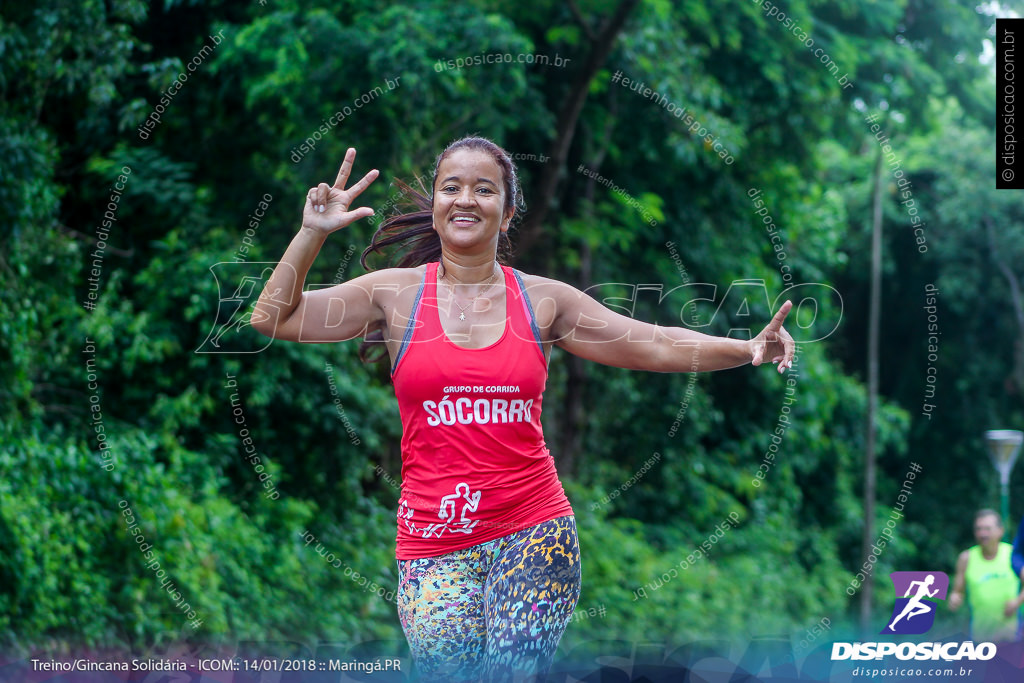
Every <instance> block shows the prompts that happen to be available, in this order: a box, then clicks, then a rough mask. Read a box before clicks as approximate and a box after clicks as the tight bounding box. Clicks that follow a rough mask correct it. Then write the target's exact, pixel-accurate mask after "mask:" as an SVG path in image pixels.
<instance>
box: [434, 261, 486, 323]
mask: <svg viewBox="0 0 1024 683" xmlns="http://www.w3.org/2000/svg"><path fill="white" fill-rule="evenodd" d="M441 268H444V265H443V264H442V265H441ZM498 272H501V271H497V272H495V273H493V274H492V275H491V277H490V278H489V279H488V280H487V282H486V283H485V284H486V285H487V286H486V287H484V288H483V289H482V290H480V293H479V294H477V295H476V296H474V297H473V298H472V299H470V300H469V303H468V304H466V305H465V306H462V305H461V304H459V301H458V299H456V298H455V286H454V285H452V284H451V283H449V282H447V280H446V278H445V275H447V274H448V273H447V271H445V272H442V273H441V275H440V276H439V277H438V279H439V280H445V283H446V284H447V285H448V288H449V289H450V290H451V293H452V303H453V304H455V305H456V306H458V308H459V320H465V319H466V309H467V308H469V307H470V306H473V305H475V304H476V300H477V299H479V298H480V297H482V296H483V295H484V294H486V293H487V292H488V291H490V289H491V287H492V286H494V281H495V280H497V279H498ZM463 284H465V283H463Z"/></svg>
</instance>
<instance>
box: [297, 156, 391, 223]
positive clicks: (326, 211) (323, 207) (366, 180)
mask: <svg viewBox="0 0 1024 683" xmlns="http://www.w3.org/2000/svg"><path fill="white" fill-rule="evenodd" d="M355 159H356V150H355V148H354V147H349V148H348V151H347V152H345V160H344V161H343V162H342V163H341V170H339V171H338V178H337V179H336V180H335V181H334V185H328V184H327V183H320V184H319V185H317V186H316V187H313V188H310V190H309V192H307V193H306V206H305V207H304V208H303V209H302V226H303V227H304V228H309V229H311V230H315V231H317V232H320V233H322V234H323V235H329V234H330V233H332V232H334V231H335V230H339V229H341V228H344V227H345V226H346V225H348V224H349V223H352V222H354V221H357V220H359V219H360V218H366V217H367V216H372V215H373V209H371V208H369V207H367V206H361V207H359V208H358V209H356V210H355V211H349V207H350V206H351V205H352V202H353V201H355V198H356V197H358V196H359V195H360V194H362V192H363V190H365V189H366V188H368V187H369V186H370V183H372V182H373V181H374V180H376V179H377V176H378V175H380V173H379V172H378V171H377V169H373V170H372V171H370V172H369V173H367V174H366V175H364V176H363V177H362V179H361V180H360V181H359V182H358V183H356V184H355V185H353V186H352V187H350V188H349V189H347V190H346V189H345V183H347V182H348V176H349V174H350V173H351V172H352V163H353V162H354V161H355Z"/></svg>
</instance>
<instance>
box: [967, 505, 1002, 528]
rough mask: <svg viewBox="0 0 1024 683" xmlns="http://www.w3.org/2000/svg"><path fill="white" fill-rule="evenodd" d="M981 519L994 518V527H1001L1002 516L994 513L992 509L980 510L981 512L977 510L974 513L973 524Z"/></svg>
mask: <svg viewBox="0 0 1024 683" xmlns="http://www.w3.org/2000/svg"><path fill="white" fill-rule="evenodd" d="M982 517H995V518H996V526H1002V525H1003V516H1002V515H1000V514H999V513H998V512H996V511H995V510H993V509H992V508H982V509H981V510H978V511H977V512H975V513H974V521H975V522H977V521H978V520H979V519H981V518H982Z"/></svg>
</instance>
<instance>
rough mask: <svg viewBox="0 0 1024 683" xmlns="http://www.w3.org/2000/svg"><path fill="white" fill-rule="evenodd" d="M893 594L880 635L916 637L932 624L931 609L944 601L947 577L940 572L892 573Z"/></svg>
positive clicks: (933, 609)
mask: <svg viewBox="0 0 1024 683" xmlns="http://www.w3.org/2000/svg"><path fill="white" fill-rule="evenodd" d="M889 578H891V579H892V586H893V589H894V590H895V592H896V604H895V605H893V608H892V618H891V619H890V620H889V625H888V626H886V627H885V628H884V629H882V631H881V633H885V634H893V633H898V634H900V635H920V634H922V633H927V632H928V630H929V629H930V628H931V627H932V625H933V624H934V623H935V606H936V604H937V601H938V600H945V599H946V591H948V590H949V576H947V575H946V574H944V573H942V572H892V573H891V574H889Z"/></svg>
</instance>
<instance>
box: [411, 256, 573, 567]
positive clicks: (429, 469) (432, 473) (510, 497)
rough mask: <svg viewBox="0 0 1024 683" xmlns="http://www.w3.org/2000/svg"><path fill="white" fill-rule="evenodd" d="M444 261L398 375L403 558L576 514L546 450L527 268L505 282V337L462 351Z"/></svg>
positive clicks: (540, 354)
mask: <svg viewBox="0 0 1024 683" xmlns="http://www.w3.org/2000/svg"><path fill="white" fill-rule="evenodd" d="M437 267H438V264H437V263H430V264H428V265H427V268H426V271H427V272H426V277H425V279H424V283H423V285H421V287H420V291H419V293H418V294H417V296H416V301H415V303H414V304H413V310H412V315H411V317H410V320H409V324H408V326H407V327H406V331H405V336H404V338H403V340H402V345H401V347H400V349H399V352H398V356H397V358H396V359H395V365H394V368H393V369H392V372H391V375H392V379H393V381H394V385H395V396H396V397H397V398H398V408H399V411H400V412H401V415H402V497H401V500H400V501H399V506H398V539H397V544H396V552H395V556H396V557H397V558H398V559H399V560H412V559H419V558H424V557H433V556H435V555H442V554H444V553H448V552H452V551H454V550H460V549H462V548H468V547H470V546H474V545H477V544H479V543H485V542H487V541H490V540H493V539H495V538H499V537H501V536H506V535H508V534H512V533H515V532H516V531H519V530H521V529H525V528H527V527H531V526H534V525H536V524H540V523H541V522H546V521H548V520H551V519H554V518H556V517H561V516H563V515H571V514H572V508H571V507H570V505H569V500H568V499H567V498H566V497H565V491H564V490H563V489H562V484H561V482H560V481H559V480H558V474H557V472H556V471H555V462H554V458H552V457H551V454H550V453H549V452H548V449H547V446H546V445H545V444H544V435H543V432H542V430H541V424H540V413H541V402H542V394H543V392H544V385H545V384H546V383H547V377H548V367H547V360H546V359H545V357H544V349H543V346H541V341H540V331H539V330H538V329H537V323H536V320H535V319H534V315H533V307H532V306H531V305H530V300H529V298H528V297H527V295H526V292H525V290H524V288H523V283H522V279H521V277H520V275H519V273H518V272H517V271H515V270H513V269H512V268H508V267H506V266H502V267H501V270H502V272H503V273H504V276H505V292H506V296H505V332H504V334H502V336H501V338H500V339H499V340H498V341H496V342H495V343H493V344H491V345H490V346H487V347H484V348H481V349H465V348H462V347H459V346H456V345H455V344H454V343H453V342H452V341H451V340H450V339H448V337H447V335H445V333H444V329H443V328H442V327H441V319H440V317H439V312H438V308H437Z"/></svg>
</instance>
